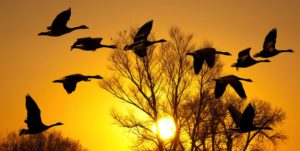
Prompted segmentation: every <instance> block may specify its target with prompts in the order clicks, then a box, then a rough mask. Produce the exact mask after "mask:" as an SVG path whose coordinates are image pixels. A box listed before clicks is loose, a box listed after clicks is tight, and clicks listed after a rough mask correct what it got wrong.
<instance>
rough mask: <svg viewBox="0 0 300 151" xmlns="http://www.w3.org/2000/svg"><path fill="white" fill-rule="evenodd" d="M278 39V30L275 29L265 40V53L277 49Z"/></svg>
mask: <svg viewBox="0 0 300 151" xmlns="http://www.w3.org/2000/svg"><path fill="white" fill-rule="evenodd" d="M276 37H277V29H276V28H273V29H272V30H271V31H270V32H269V33H268V35H267V36H266V38H265V41H264V46H263V50H264V51H273V50H274V49H275V44H276Z"/></svg>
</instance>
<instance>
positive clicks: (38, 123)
mask: <svg viewBox="0 0 300 151" xmlns="http://www.w3.org/2000/svg"><path fill="white" fill-rule="evenodd" d="M26 109H27V119H26V120H25V123H26V124H27V127H28V129H21V130H20V133H19V135H26V134H38V133H41V132H43V131H45V130H47V129H49V128H51V127H53V126H58V125H63V124H62V123H61V122H58V123H55V124H52V125H45V124H44V123H43V122H42V119H41V111H40V109H39V107H38V106H37V104H36V103H35V101H34V100H33V98H32V97H31V96H30V95H27V96H26Z"/></svg>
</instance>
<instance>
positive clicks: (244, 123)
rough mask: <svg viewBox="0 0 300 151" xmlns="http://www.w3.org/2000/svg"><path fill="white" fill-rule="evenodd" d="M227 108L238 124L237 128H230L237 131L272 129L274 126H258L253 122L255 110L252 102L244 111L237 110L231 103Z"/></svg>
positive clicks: (236, 124)
mask: <svg viewBox="0 0 300 151" xmlns="http://www.w3.org/2000/svg"><path fill="white" fill-rule="evenodd" d="M227 108H228V110H229V113H230V115H231V117H232V119H233V122H234V123H235V126H236V127H235V128H231V129H230V130H233V131H236V132H238V133H246V132H251V131H254V130H272V128H271V127H269V126H262V127H258V126H255V125H254V124H253V120H254V117H255V110H254V108H253V106H252V105H251V104H250V103H249V104H248V106H247V107H246V109H245V110H244V112H243V113H241V112H240V111H239V110H237V109H236V108H235V107H234V106H233V105H232V104H229V105H228V107H227Z"/></svg>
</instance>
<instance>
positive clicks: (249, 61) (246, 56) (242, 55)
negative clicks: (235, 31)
mask: <svg viewBox="0 0 300 151" xmlns="http://www.w3.org/2000/svg"><path fill="white" fill-rule="evenodd" d="M250 50H251V48H247V49H245V50H242V51H240V52H239V55H238V59H237V62H236V63H234V64H232V65H231V67H236V69H237V70H238V68H239V67H241V68H247V67H250V66H252V65H255V64H257V63H260V62H270V60H267V59H266V60H255V59H253V58H252V57H251V56H250Z"/></svg>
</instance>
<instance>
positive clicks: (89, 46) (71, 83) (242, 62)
mask: <svg viewBox="0 0 300 151" xmlns="http://www.w3.org/2000/svg"><path fill="white" fill-rule="evenodd" d="M70 17H71V8H69V9H67V10H65V11H63V12H61V13H60V14H58V15H57V16H56V18H55V19H54V20H53V22H52V24H51V26H49V27H47V31H46V32H41V33H39V34H38V35H40V36H62V35H64V34H67V33H70V32H72V31H75V30H78V29H88V27H87V26H85V25H81V26H77V27H68V26H67V22H68V21H69V19H70ZM152 24H153V20H151V21H149V22H147V23H145V24H144V25H143V26H141V27H140V28H139V30H138V32H137V33H136V34H135V36H134V38H133V43H132V44H130V45H126V46H125V47H124V48H123V50H133V52H134V53H135V54H136V55H137V56H138V57H140V58H143V57H145V56H146V55H147V47H148V46H151V45H153V44H155V43H162V42H166V40H164V39H160V40H157V41H149V40H148V38H147V37H148V35H149V34H150V31H151V29H152ZM276 36H277V30H276V29H272V30H271V31H270V32H269V33H268V34H267V36H266V37H265V41H264V44H263V49H262V50H261V51H260V52H258V53H256V54H255V55H254V57H255V58H257V57H262V58H270V57H273V56H276V55H278V54H279V53H282V52H293V50H291V49H288V50H278V49H276V47H275V44H276ZM101 40H102V38H98V37H97V38H92V37H84V38H78V39H77V41H76V42H75V43H74V44H73V45H72V46H71V50H72V49H74V48H77V49H81V50H85V51H95V50H96V49H98V48H102V47H107V48H111V49H115V48H117V47H116V46H115V45H104V44H101ZM250 49H251V48H247V49H245V50H242V51H240V52H239V54H238V58H237V62H236V63H234V64H232V65H231V66H232V67H236V69H237V70H238V68H239V67H240V68H246V67H250V66H252V65H255V64H257V63H260V62H270V61H269V60H255V59H254V58H252V57H251V55H250ZM217 54H220V55H227V56H230V55H231V54H230V53H229V52H222V51H217V50H216V49H214V48H203V49H199V50H196V51H193V52H189V53H187V55H189V56H193V59H194V62H193V66H194V72H195V74H199V72H200V70H201V68H202V65H203V63H204V61H205V62H206V64H207V66H208V67H209V68H212V67H213V66H214V64H215V57H216V55H217ZM91 79H102V77H101V76H100V75H95V76H86V75H82V74H72V75H68V76H65V77H63V78H61V79H58V80H54V81H53V82H54V83H62V84H63V87H64V89H65V90H66V92H67V93H68V94H71V93H72V92H74V91H75V89H76V84H77V83H78V82H81V81H90V80H91ZM214 80H215V82H216V85H215V98H216V99H218V98H220V97H221V96H222V95H223V93H224V91H225V90H226V87H227V85H228V84H229V85H231V86H232V88H233V89H234V90H235V92H236V93H237V94H238V95H239V96H240V97H241V98H242V99H245V98H246V97H247V96H246V93H245V90H244V88H243V85H242V83H241V82H240V81H241V80H243V81H248V82H252V80H251V79H245V78H240V77H237V76H235V75H228V76H224V77H220V78H218V79H214ZM26 109H27V119H26V120H25V123H26V124H27V127H28V129H21V130H20V133H19V135H25V134H37V133H41V132H43V131H45V130H47V129H49V128H51V127H53V126H58V125H63V124H62V123H60V122H58V123H55V124H52V125H45V124H44V123H43V122H42V120H41V112H40V109H39V107H38V105H37V104H36V103H35V101H34V100H33V98H32V97H31V96H30V95H27V96H26ZM228 110H229V112H230V115H231V116H232V119H233V121H234V123H235V125H236V127H235V128H232V129H231V130H233V131H236V132H239V133H245V132H250V131H253V130H258V129H267V130H272V128H270V127H268V126H266V127H257V126H255V125H254V124H253V119H254V117H255V110H254V108H253V106H252V105H251V104H250V103H249V104H248V106H247V107H246V109H245V110H244V112H243V113H241V112H240V111H238V110H237V109H236V108H235V107H234V106H233V105H232V104H229V105H228Z"/></svg>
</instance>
